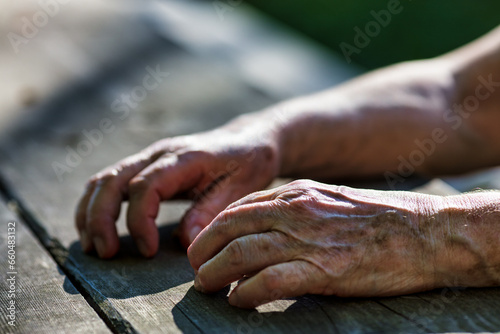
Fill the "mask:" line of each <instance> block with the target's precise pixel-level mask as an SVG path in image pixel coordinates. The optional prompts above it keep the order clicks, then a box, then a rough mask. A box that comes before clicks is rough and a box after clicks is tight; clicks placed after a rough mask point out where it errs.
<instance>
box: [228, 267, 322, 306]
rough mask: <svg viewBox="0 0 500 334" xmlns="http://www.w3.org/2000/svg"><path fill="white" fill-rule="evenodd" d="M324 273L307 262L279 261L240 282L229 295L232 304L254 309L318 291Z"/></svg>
mask: <svg viewBox="0 0 500 334" xmlns="http://www.w3.org/2000/svg"><path fill="white" fill-rule="evenodd" d="M321 275H322V272H320V271H319V269H317V267H315V266H314V265H312V264H310V263H309V262H305V261H292V262H285V263H280V264H276V265H274V266H270V267H267V268H266V269H264V270H262V271H260V272H259V273H258V274H257V275H255V276H253V277H250V278H248V279H246V280H244V281H242V282H240V284H238V286H237V287H236V288H235V289H234V290H233V291H232V292H231V294H230V295H229V303H230V304H231V305H233V306H237V307H241V308H254V307H257V306H259V305H262V304H266V303H269V302H271V301H273V300H277V299H281V298H289V297H296V296H300V295H304V294H306V293H317V291H318V290H319V289H318V287H320V286H321Z"/></svg>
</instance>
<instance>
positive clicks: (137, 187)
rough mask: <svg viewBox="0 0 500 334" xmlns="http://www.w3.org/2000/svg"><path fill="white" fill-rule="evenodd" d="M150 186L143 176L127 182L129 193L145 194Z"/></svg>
mask: <svg viewBox="0 0 500 334" xmlns="http://www.w3.org/2000/svg"><path fill="white" fill-rule="evenodd" d="M150 186H151V182H150V181H149V179H148V178H147V177H144V176H137V177H134V178H133V179H132V180H130V181H129V183H128V189H129V193H131V194H132V193H134V194H136V193H144V192H146V191H147V190H148V189H149V188H150Z"/></svg>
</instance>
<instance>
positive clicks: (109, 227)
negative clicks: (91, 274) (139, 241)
mask: <svg viewBox="0 0 500 334" xmlns="http://www.w3.org/2000/svg"><path fill="white" fill-rule="evenodd" d="M151 159H152V157H151V155H148V154H145V153H139V154H137V155H134V156H132V157H129V158H127V159H125V160H122V161H121V162H119V163H117V164H116V165H115V166H113V167H110V168H108V169H106V170H104V171H102V172H100V173H98V174H97V175H96V176H94V177H93V178H92V179H91V180H90V181H89V184H88V185H87V188H86V191H85V193H84V194H83V196H82V198H81V199H80V202H79V204H78V206H77V210H76V217H75V218H76V219H75V220H76V227H77V229H78V232H79V235H80V242H81V245H82V249H83V250H84V251H86V252H89V251H91V250H92V249H94V248H96V250H97V252H98V254H99V256H100V257H102V258H109V257H111V256H113V255H114V254H115V253H116V251H117V249H118V236H117V233H116V228H115V226H114V225H115V221H116V219H117V218H118V216H119V214H120V207H121V202H122V200H123V199H124V197H125V196H126V195H127V185H128V181H129V180H130V179H131V178H132V177H133V176H134V175H135V174H137V173H138V172H139V171H140V170H142V169H143V168H144V167H145V166H147V165H148V164H149V163H150V162H151Z"/></svg>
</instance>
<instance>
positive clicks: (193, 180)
mask: <svg viewBox="0 0 500 334" xmlns="http://www.w3.org/2000/svg"><path fill="white" fill-rule="evenodd" d="M202 176H203V171H202V170H201V164H200V163H198V162H197V161H195V160H193V159H183V158H180V157H179V156H177V155H169V156H165V157H162V158H160V159H159V160H157V161H156V162H154V163H153V164H151V165H150V166H148V167H147V168H145V169H144V170H143V171H142V172H140V173H139V174H138V175H137V176H135V177H134V178H133V179H132V180H131V181H130V183H129V207H128V212H127V226H128V229H129V232H130V235H131V236H132V238H133V239H134V240H135V242H136V244H137V247H138V248H139V251H140V252H141V254H142V255H144V256H146V257H150V256H153V255H154V254H156V252H157V251H158V229H157V227H156V223H155V219H156V216H157V215H158V209H159V205H160V202H161V201H163V200H167V199H170V198H171V197H172V196H174V195H175V194H177V193H179V192H183V191H186V190H187V189H191V188H192V187H194V186H195V185H196V184H197V183H199V182H200V179H201V177H202Z"/></svg>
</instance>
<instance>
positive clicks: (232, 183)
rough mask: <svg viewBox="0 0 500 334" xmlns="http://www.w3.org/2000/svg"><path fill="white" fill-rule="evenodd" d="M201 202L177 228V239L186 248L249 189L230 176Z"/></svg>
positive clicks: (198, 202)
mask: <svg viewBox="0 0 500 334" xmlns="http://www.w3.org/2000/svg"><path fill="white" fill-rule="evenodd" d="M213 187H214V189H212V190H211V191H210V192H208V193H207V194H204V195H203V197H202V198H201V200H199V201H197V202H196V203H195V204H194V205H193V207H192V208H191V209H190V210H189V211H188V212H186V214H185V216H184V217H183V218H182V221H181V225H180V227H179V237H180V241H181V243H182V245H183V246H184V247H185V248H188V247H189V245H190V244H191V243H192V242H193V240H194V239H195V238H196V236H197V235H198V234H199V233H200V232H201V230H203V229H204V228H205V227H206V226H207V225H208V224H210V223H211V222H212V220H213V219H214V218H215V217H216V216H217V215H218V214H219V213H220V212H221V211H222V210H224V209H225V208H226V207H227V206H228V205H229V204H231V203H233V202H234V201H235V200H237V199H239V198H241V197H242V196H244V195H246V194H247V193H248V192H249V191H251V190H250V189H248V185H244V184H241V183H240V182H238V180H235V179H234V178H233V177H232V176H229V177H227V179H225V180H224V181H222V182H221V184H215V185H214V186H213Z"/></svg>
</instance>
